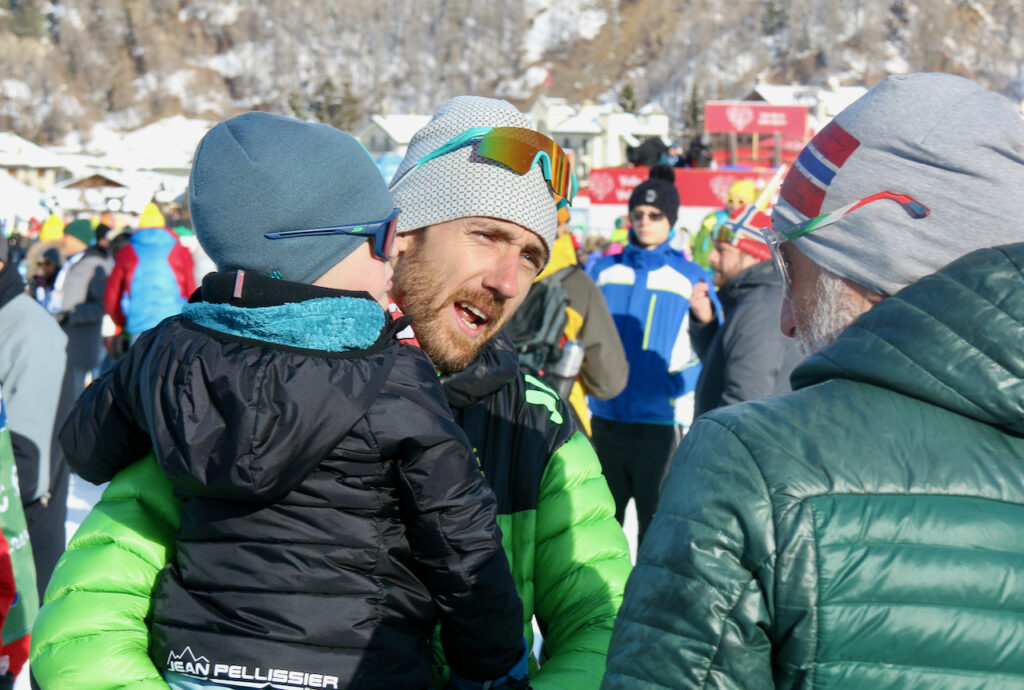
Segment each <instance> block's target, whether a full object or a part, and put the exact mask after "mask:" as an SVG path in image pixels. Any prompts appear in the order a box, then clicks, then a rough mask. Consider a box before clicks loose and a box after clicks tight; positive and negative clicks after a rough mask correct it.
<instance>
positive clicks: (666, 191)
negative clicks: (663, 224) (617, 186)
mask: <svg viewBox="0 0 1024 690" xmlns="http://www.w3.org/2000/svg"><path fill="white" fill-rule="evenodd" d="M665 170H667V171H668V172H667V173H666V172H665ZM644 205H646V206H653V207H655V208H656V209H658V210H659V211H661V212H662V213H664V214H665V216H666V217H667V218H668V224H669V227H674V226H675V224H676V219H677V218H678V217H679V190H677V189H676V185H675V173H674V172H673V170H672V168H670V167H668V166H662V165H656V166H654V167H653V168H651V173H650V177H648V178H647V180H646V181H644V182H641V183H640V184H638V185H637V186H636V188H635V189H633V193H632V194H630V195H629V210H630V211H632V210H633V209H634V208H636V207H637V206H644Z"/></svg>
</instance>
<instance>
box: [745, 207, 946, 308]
mask: <svg viewBox="0 0 1024 690" xmlns="http://www.w3.org/2000/svg"><path fill="white" fill-rule="evenodd" d="M880 199H889V200H891V201H895V202H896V203H898V204H899V205H900V206H902V207H903V210H905V211H906V212H907V214H908V215H910V217H911V218H913V219H914V220H918V219H921V218H924V217H925V216H927V215H928V214H929V213H931V211H930V210H929V209H928V207H927V206H925V205H924V204H922V203H921V202H919V201H917V200H916V199H914V198H912V197H909V196H907V195H906V194H897V193H895V192H878V193H877V194H872V195H871V196H866V197H864V198H863V199H860V200H859V201H854V202H853V203H852V204H847V205H846V206H843V207H842V208H840V209H838V210H836V211H833V212H832V213H826V214H825V215H823V216H817V217H815V218H810V219H808V220H805V221H804V222H802V223H797V224H796V225H794V226H792V227H789V228H786V229H785V230H775V229H773V228H770V227H768V228H761V236H762V237H764V240H765V242H767V243H768V246H769V247H770V248H771V252H772V260H773V261H774V262H775V268H776V270H778V272H779V275H780V276H781V277H782V286H783V289H784V290H785V293H786V296H787V297H789V296H790V291H791V288H790V282H789V270H788V269H787V268H786V262H785V260H784V259H783V258H782V254H780V253H779V247H780V246H781V245H782V243H783V242H788V241H790V240H792V239H796V238H797V237H801V236H802V235H806V234H808V233H811V232H814V231H815V230H820V229H821V228H823V227H825V226H827V225H832V224H833V223H837V222H839V221H840V220H842V219H843V218H845V217H846V216H848V215H850V214H851V213H853V212H854V211H856V210H857V209H859V208H861V207H863V206H867V205H868V204H870V203H871V202H873V201H878V200H880Z"/></svg>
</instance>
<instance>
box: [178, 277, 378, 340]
mask: <svg viewBox="0 0 1024 690" xmlns="http://www.w3.org/2000/svg"><path fill="white" fill-rule="evenodd" d="M182 316H183V317H184V318H186V319H187V320H189V321H191V322H193V323H195V324H198V325H199V326H202V327H204V328H208V329H210V330H213V331H217V332H219V333H224V334H226V335H230V336H235V337H239V338H249V339H252V340H258V341H261V342H267V343H273V344H276V345H283V346H286V347H294V348H300V349H305V350H316V351H320V352H332V353H336V352H349V351H354V350H366V349H369V348H371V347H372V346H374V345H375V344H377V343H379V342H380V341H381V340H382V339H390V337H391V335H392V334H393V332H394V330H395V327H396V326H397V324H392V323H391V321H390V319H389V318H388V317H387V316H386V314H385V312H384V310H383V309H382V308H381V307H380V305H379V304H377V302H376V301H375V300H373V299H372V298H371V297H370V296H369V295H368V294H367V293H365V292H348V291H343V290H330V289H327V288H321V287H317V286H313V285H306V284H303V283H292V282H289V281H284V280H275V279H273V278H266V277H263V276H261V275H259V274H256V273H252V274H249V273H245V272H243V271H236V272H231V273H213V274H210V275H208V276H206V277H205V278H204V279H203V284H202V287H200V289H199V290H197V291H196V292H195V294H193V295H192V298H191V299H190V300H189V303H188V304H187V305H185V307H184V308H183V309H182Z"/></svg>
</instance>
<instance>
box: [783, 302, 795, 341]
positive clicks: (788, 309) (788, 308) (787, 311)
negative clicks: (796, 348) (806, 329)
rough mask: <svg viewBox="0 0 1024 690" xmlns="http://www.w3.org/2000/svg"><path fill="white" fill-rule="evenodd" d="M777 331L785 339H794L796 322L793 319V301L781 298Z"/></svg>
mask: <svg viewBox="0 0 1024 690" xmlns="http://www.w3.org/2000/svg"><path fill="white" fill-rule="evenodd" d="M779 330H780V331H782V335H784V336H786V337H787V338H796V320H795V319H794V318H793V300H792V299H790V298H789V297H784V298H782V307H780V309H779Z"/></svg>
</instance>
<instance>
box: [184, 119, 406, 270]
mask: <svg viewBox="0 0 1024 690" xmlns="http://www.w3.org/2000/svg"><path fill="white" fill-rule="evenodd" d="M188 202H189V210H190V212H191V214H192V226H193V228H194V229H195V233H196V238H197V239H198V240H199V244H201V245H202V247H203V249H204V250H205V251H206V253H207V254H208V255H209V257H210V258H211V259H212V260H213V262H214V263H216V264H217V268H218V269H220V270H222V271H234V270H236V269H244V270H247V271H253V272H259V273H262V274H263V275H268V276H271V277H276V278H283V279H284V280H290V281H293V282H297V283H312V282H313V281H314V280H316V279H317V278H319V277H320V276H321V275H323V274H324V272H325V271H327V269H329V268H331V267H332V266H334V265H335V264H336V263H338V262H339V261H341V260H342V259H343V258H345V257H346V256H347V255H348V254H349V253H351V252H352V251H353V250H354V249H355V248H356V247H358V246H360V245H361V244H362V243H363V242H366V241H367V240H366V239H365V238H362V237H355V236H351V235H330V236H325V237H295V238H289V239H283V240H271V239H267V238H266V237H264V236H263V235H264V233H267V232H275V231H281V230H312V229H315V228H327V227H335V226H339V225H351V224H358V223H369V222H372V221H376V220H383V219H384V218H387V217H388V216H389V215H390V214H391V212H392V211H393V210H394V202H393V201H392V200H391V194H390V193H388V189H387V185H386V184H385V183H384V179H383V178H382V177H381V175H380V172H379V171H378V169H377V164H376V163H374V161H373V158H371V157H370V154H369V153H368V152H367V151H366V149H364V148H363V146H362V144H360V143H359V142H358V141H357V140H356V139H355V138H353V137H352V136H351V135H349V134H346V133H344V132H341V131H339V130H337V129H335V128H334V127H330V126H328V125H321V124H312V123H309V122H302V121H300V120H293V119H291V118H288V117H281V116H279V115H271V114H269V113H260V112H252V113H245V114H243V115H239V116H237V117H233V118H231V119H230V120H225V121H224V122H221V123H220V124H218V125H216V126H215V127H214V128H213V129H211V130H210V131H209V132H207V133H206V136H204V137H203V139H202V141H200V142H199V146H198V148H197V149H196V155H195V159H194V160H193V162H192V174H191V175H190V176H189V184H188Z"/></svg>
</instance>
